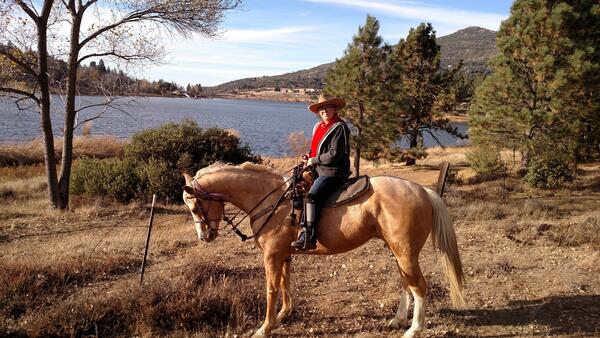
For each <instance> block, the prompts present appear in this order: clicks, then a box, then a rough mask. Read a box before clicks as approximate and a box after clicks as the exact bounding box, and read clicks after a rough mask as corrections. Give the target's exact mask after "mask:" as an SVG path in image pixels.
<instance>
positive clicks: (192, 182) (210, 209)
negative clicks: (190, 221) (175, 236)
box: [183, 174, 227, 242]
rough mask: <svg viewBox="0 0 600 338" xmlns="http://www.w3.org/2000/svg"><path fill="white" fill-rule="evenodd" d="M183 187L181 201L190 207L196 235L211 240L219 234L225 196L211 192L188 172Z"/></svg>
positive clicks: (204, 239) (207, 240)
mask: <svg viewBox="0 0 600 338" xmlns="http://www.w3.org/2000/svg"><path fill="white" fill-rule="evenodd" d="M183 176H184V177H185V186H184V187H183V201H184V202H185V204H186V205H187V206H188V208H189V209H190V212H191V213H192V217H193V218H194V225H195V227H196V231H197V232H198V237H199V238H200V239H201V240H203V241H206V242H212V241H214V240H215V238H217V236H218V235H219V224H220V223H221V220H222V219H223V214H224V212H223V211H224V208H225V201H226V200H227V196H225V195H223V194H218V193H211V192H208V191H206V190H204V188H203V187H202V186H201V185H200V183H198V181H197V180H196V179H195V178H192V177H191V176H190V175H188V174H183Z"/></svg>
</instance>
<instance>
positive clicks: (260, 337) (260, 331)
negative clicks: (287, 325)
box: [252, 327, 268, 338]
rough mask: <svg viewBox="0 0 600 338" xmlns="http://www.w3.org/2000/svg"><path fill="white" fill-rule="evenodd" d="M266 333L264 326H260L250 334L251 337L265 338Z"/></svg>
mask: <svg viewBox="0 0 600 338" xmlns="http://www.w3.org/2000/svg"><path fill="white" fill-rule="evenodd" d="M267 336H268V335H267V334H266V333H265V328H264V327H261V328H260V329H258V331H256V333H255V334H253V335H252V338H266V337H267Z"/></svg>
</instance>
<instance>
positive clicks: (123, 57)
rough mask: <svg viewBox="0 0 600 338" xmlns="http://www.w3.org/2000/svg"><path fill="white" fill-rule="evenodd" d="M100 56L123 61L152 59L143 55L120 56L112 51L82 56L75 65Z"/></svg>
mask: <svg viewBox="0 0 600 338" xmlns="http://www.w3.org/2000/svg"><path fill="white" fill-rule="evenodd" d="M102 56H114V57H116V58H118V59H121V60H125V61H132V60H145V59H150V60H151V59H152V58H151V57H150V56H144V55H139V54H131V55H122V54H119V53H118V52H116V51H114V50H113V51H110V52H104V53H92V54H87V55H84V56H82V57H80V58H79V60H77V63H78V64H81V63H82V62H83V61H84V60H86V59H89V58H93V57H102Z"/></svg>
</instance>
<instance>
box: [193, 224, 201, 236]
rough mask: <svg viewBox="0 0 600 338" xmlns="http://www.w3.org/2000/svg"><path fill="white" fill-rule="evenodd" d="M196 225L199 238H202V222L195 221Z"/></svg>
mask: <svg viewBox="0 0 600 338" xmlns="http://www.w3.org/2000/svg"><path fill="white" fill-rule="evenodd" d="M194 226H195V227H196V232H197V233H198V239H202V228H201V227H200V223H194Z"/></svg>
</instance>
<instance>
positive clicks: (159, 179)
mask: <svg viewBox="0 0 600 338" xmlns="http://www.w3.org/2000/svg"><path fill="white" fill-rule="evenodd" d="M217 161H224V162H230V163H234V164H239V163H243V162H246V161H252V162H260V161H261V158H260V157H259V156H256V155H253V154H252V152H251V151H250V148H249V147H248V146H247V145H243V146H242V145H240V140H239V138H238V136H237V135H235V133H232V132H230V131H226V130H222V129H218V128H209V129H202V128H200V127H198V125H197V124H196V123H195V122H193V121H184V122H182V123H180V124H175V123H169V124H166V125H164V126H162V127H159V128H155V129H147V130H145V131H142V132H140V133H137V134H136V135H134V136H133V139H132V141H131V143H130V144H128V145H127V146H126V147H125V158H124V159H123V160H118V159H107V160H94V159H85V160H82V161H80V162H79V163H78V164H77V165H76V166H75V168H74V169H73V174H72V177H71V180H72V181H71V189H72V190H71V191H72V192H73V193H75V194H87V195H103V196H104V195H105V196H110V197H113V198H115V199H116V200H119V201H122V202H127V201H130V200H131V199H133V198H146V199H147V198H149V197H150V196H152V194H154V193H156V194H157V198H158V199H159V200H162V201H164V202H174V201H179V200H180V199H181V198H180V197H181V186H182V185H183V184H184V182H183V178H182V176H181V172H188V173H195V172H196V171H197V170H198V169H201V168H203V167H206V166H208V165H209V164H212V163H214V162H217Z"/></svg>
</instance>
